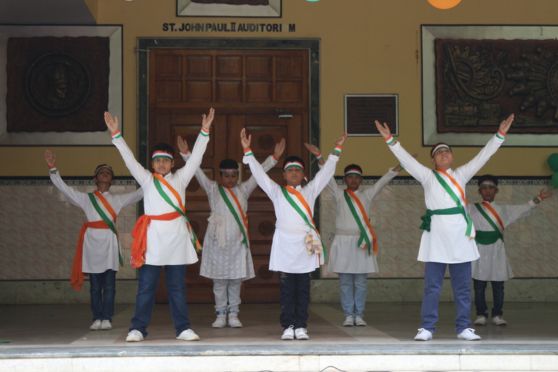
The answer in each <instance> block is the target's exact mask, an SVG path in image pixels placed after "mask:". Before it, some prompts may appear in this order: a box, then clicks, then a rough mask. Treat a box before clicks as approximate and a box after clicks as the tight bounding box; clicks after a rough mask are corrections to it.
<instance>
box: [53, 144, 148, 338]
mask: <svg viewBox="0 0 558 372" xmlns="http://www.w3.org/2000/svg"><path fill="white" fill-rule="evenodd" d="M45 160H46V161H47V165H48V167H49V175H50V180H51V181H52V183H53V184H54V186H56V188H57V189H58V190H60V192H61V193H62V194H63V195H64V196H65V197H66V199H67V200H68V201H69V202H70V203H71V204H73V205H75V206H76V207H78V208H81V210H82V211H83V212H84V213H85V217H86V219H87V222H86V223H84V224H83V226H82V229H81V232H80V237H79V240H78V245H77V247H76V253H75V256H74V265H73V270H72V278H71V280H70V282H71V284H72V287H73V288H74V289H76V290H80V289H81V286H82V285H83V279H84V275H83V274H84V273H86V274H89V283H90V297H91V312H92V314H93V323H92V324H91V326H90V327H89V328H90V329H91V330H93V331H96V330H100V329H103V330H105V329H111V328H112V324H111V322H112V316H113V314H114V297H115V294H116V287H115V285H116V281H115V275H116V272H117V271H118V267H119V263H120V264H122V262H120V261H121V252H120V250H119V245H118V236H117V235H116V216H117V215H118V213H120V211H121V210H122V208H124V207H126V206H128V205H131V204H134V203H137V202H138V201H139V200H140V199H141V198H142V196H143V192H142V190H141V189H138V190H136V191H134V192H130V193H126V194H112V193H111V192H110V191H109V189H110V186H111V183H112V178H113V176H114V174H113V171H112V168H111V167H110V166H109V165H107V164H101V165H99V166H97V168H96V169H95V184H96V185H97V190H95V192H93V193H85V192H81V191H77V190H76V189H74V188H72V187H69V186H68V185H67V184H66V183H65V182H64V180H62V177H60V173H59V172H58V169H56V166H55V160H56V158H55V156H54V153H52V152H51V151H49V150H47V151H46V152H45ZM111 225H112V226H111Z"/></svg>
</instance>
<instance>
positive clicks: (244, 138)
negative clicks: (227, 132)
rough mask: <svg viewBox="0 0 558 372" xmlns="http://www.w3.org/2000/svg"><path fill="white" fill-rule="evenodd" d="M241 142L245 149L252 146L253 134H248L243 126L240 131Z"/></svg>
mask: <svg viewBox="0 0 558 372" xmlns="http://www.w3.org/2000/svg"><path fill="white" fill-rule="evenodd" d="M240 143H241V144H242V148H243V149H248V148H250V144H251V143H252V135H251V134H250V135H249V136H246V128H242V130H241V131H240Z"/></svg>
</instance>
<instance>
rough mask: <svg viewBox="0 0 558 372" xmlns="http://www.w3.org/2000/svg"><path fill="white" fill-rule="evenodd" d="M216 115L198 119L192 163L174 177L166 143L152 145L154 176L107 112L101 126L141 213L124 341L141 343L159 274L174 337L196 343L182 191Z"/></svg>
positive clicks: (192, 256)
mask: <svg viewBox="0 0 558 372" xmlns="http://www.w3.org/2000/svg"><path fill="white" fill-rule="evenodd" d="M214 115H215V111H214V110H213V109H210V110H209V114H208V115H203V116H202V125H201V132H200V135H199V136H198V139H197V141H196V144H195V145H194V149H193V151H192V156H191V158H190V161H189V162H188V163H186V165H185V166H183V167H182V168H180V169H178V170H177V171H176V172H175V173H173V172H171V169H172V167H173V165H174V149H173V148H172V146H170V145H168V144H165V143H163V144H159V145H155V147H154V148H153V151H152V152H151V167H152V168H153V173H151V172H150V171H148V170H146V169H144V168H143V167H142V166H141V165H140V164H139V163H138V162H137V161H136V159H135V158H134V155H133V154H132V151H130V149H129V148H128V145H126V142H125V141H124V138H122V135H121V134H120V131H119V124H118V118H116V117H113V116H112V115H111V114H110V113H108V112H105V123H106V124H107V127H108V129H109V130H110V132H111V133H112V142H113V144H114V145H115V146H116V148H117V149H118V151H119V152H120V154H121V155H122V158H123V159H124V162H125V163H126V166H127V167H128V169H129V170H130V173H131V174H132V176H133V177H134V178H135V179H136V181H137V182H138V183H139V184H140V185H141V187H142V189H143V196H144V210H145V214H144V215H143V216H141V217H140V218H139V219H138V221H137V222H136V226H135V227H134V231H133V233H132V235H133V237H134V242H133V244H132V258H131V264H132V267H134V268H139V278H138V292H137V295H136V309H135V313H134V317H133V318H132V324H131V326H130V332H129V333H128V336H127V337H126V341H129V342H134V341H143V339H144V337H145V336H146V335H147V327H148V325H149V322H150V320H151V313H152V312H153V305H154V303H155V290H156V289H157V283H158V281H159V274H160V272H161V269H162V268H164V270H165V279H166V285H167V291H168V296H169V306H170V311H171V316H172V319H173V322H174V328H175V331H176V338H177V339H178V340H183V341H196V340H199V336H198V335H197V334H196V333H195V332H194V331H193V330H192V329H190V319H189V315H188V305H187V303H186V288H185V287H186V286H185V275H186V265H189V264H193V263H195V262H197V261H198V257H197V255H196V251H195V247H196V246H197V245H199V242H198V241H197V238H196V235H195V233H194V230H193V229H192V226H191V225H190V222H189V220H188V217H187V216H186V208H185V191H186V187H187V186H188V183H189V182H190V180H191V179H192V177H194V173H195V172H196V169H197V168H198V167H199V166H200V164H201V161H202V157H203V153H204V152H205V149H206V147H207V143H208V141H209V129H210V128H211V123H212V122H213V118H214Z"/></svg>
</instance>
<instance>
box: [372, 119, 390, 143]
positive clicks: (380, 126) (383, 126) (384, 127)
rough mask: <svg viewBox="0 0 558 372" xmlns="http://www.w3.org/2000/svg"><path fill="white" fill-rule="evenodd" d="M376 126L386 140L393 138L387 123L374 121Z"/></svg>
mask: <svg viewBox="0 0 558 372" xmlns="http://www.w3.org/2000/svg"><path fill="white" fill-rule="evenodd" d="M374 124H376V129H377V130H378V132H379V133H380V134H381V135H382V137H384V139H388V138H389V137H390V136H391V130H390V129H389V126H388V125H387V123H383V124H382V123H380V122H379V121H378V120H374Z"/></svg>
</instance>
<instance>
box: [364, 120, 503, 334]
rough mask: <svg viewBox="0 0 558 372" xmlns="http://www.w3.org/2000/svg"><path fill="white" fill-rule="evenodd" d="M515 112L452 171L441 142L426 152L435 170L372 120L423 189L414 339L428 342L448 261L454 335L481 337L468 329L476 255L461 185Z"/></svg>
mask: <svg viewBox="0 0 558 372" xmlns="http://www.w3.org/2000/svg"><path fill="white" fill-rule="evenodd" d="M513 118H514V116H513V114H512V115H510V116H509V117H508V118H507V119H506V120H504V121H502V122H501V123H500V126H499V129H498V132H497V133H496V135H494V136H493V137H492V138H491V139H490V140H489V141H488V143H487V144H486V145H485V146H484V148H483V149H482V150H481V151H480V152H479V153H478V154H477V155H476V156H475V157H474V158H473V159H472V160H470V161H469V162H468V163H466V164H465V165H462V166H461V167H459V168H457V169H455V170H453V169H452V168H451V167H452V164H453V153H452V151H451V148H450V147H449V146H448V145H447V144H445V143H439V144H437V145H434V146H433V147H432V150H431V152H430V155H431V156H432V160H433V163H434V168H435V169H430V168H428V167H425V166H424V165H422V164H420V163H419V162H418V161H417V160H416V159H415V158H413V157H412V156H411V155H410V154H409V153H408V152H407V151H405V149H403V147H402V146H401V145H400V144H399V142H398V141H396V140H395V138H393V136H392V135H391V132H390V129H389V127H388V125H387V124H386V123H384V124H381V123H380V122H379V121H377V120H376V122H375V123H376V128H377V129H378V132H379V133H380V134H381V135H382V136H383V137H384V139H385V141H386V143H387V144H388V146H389V149H390V150H391V152H393V154H394V155H395V156H396V157H397V159H398V160H399V162H400V164H401V166H402V167H403V168H405V170H406V171H407V172H409V174H411V176H413V177H414V178H415V179H416V180H417V181H418V182H419V183H420V184H421V185H422V187H423V188H424V199H425V204H426V208H427V210H426V214H425V215H424V216H423V217H422V219H423V223H422V225H421V229H423V230H424V232H423V234H422V238H421V242H420V249H419V254H418V260H419V261H422V262H425V271H424V295H423V299H422V308H421V318H422V325H421V328H419V330H418V333H417V335H416V336H415V340H416V341H428V340H431V339H432V334H433V333H434V330H435V328H436V323H437V321H438V303H439V299H440V292H441V290H442V284H443V281H444V274H445V271H446V267H447V266H449V271H450V277H451V284H452V289H453V295H454V301H455V305H456V313H457V315H456V319H455V330H456V332H457V338H459V339H462V340H466V341H475V340H480V336H478V335H477V334H475V330H474V329H472V328H470V325H471V321H470V312H471V262H472V261H475V260H477V259H478V258H479V252H478V249H477V246H476V244H475V239H474V238H475V229H474V227H473V222H472V220H471V217H470V216H469V213H468V212H467V198H466V196H465V185H466V184H467V182H469V180H470V179H471V178H472V177H473V176H474V175H475V173H476V172H478V170H479V169H481V168H482V167H483V166H484V165H485V164H486V162H487V161H488V160H489V159H490V157H491V156H492V155H494V153H496V151H497V150H498V148H500V146H501V145H502V143H503V142H504V138H505V136H506V133H507V132H508V130H509V128H510V126H511V124H512V122H513Z"/></svg>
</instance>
